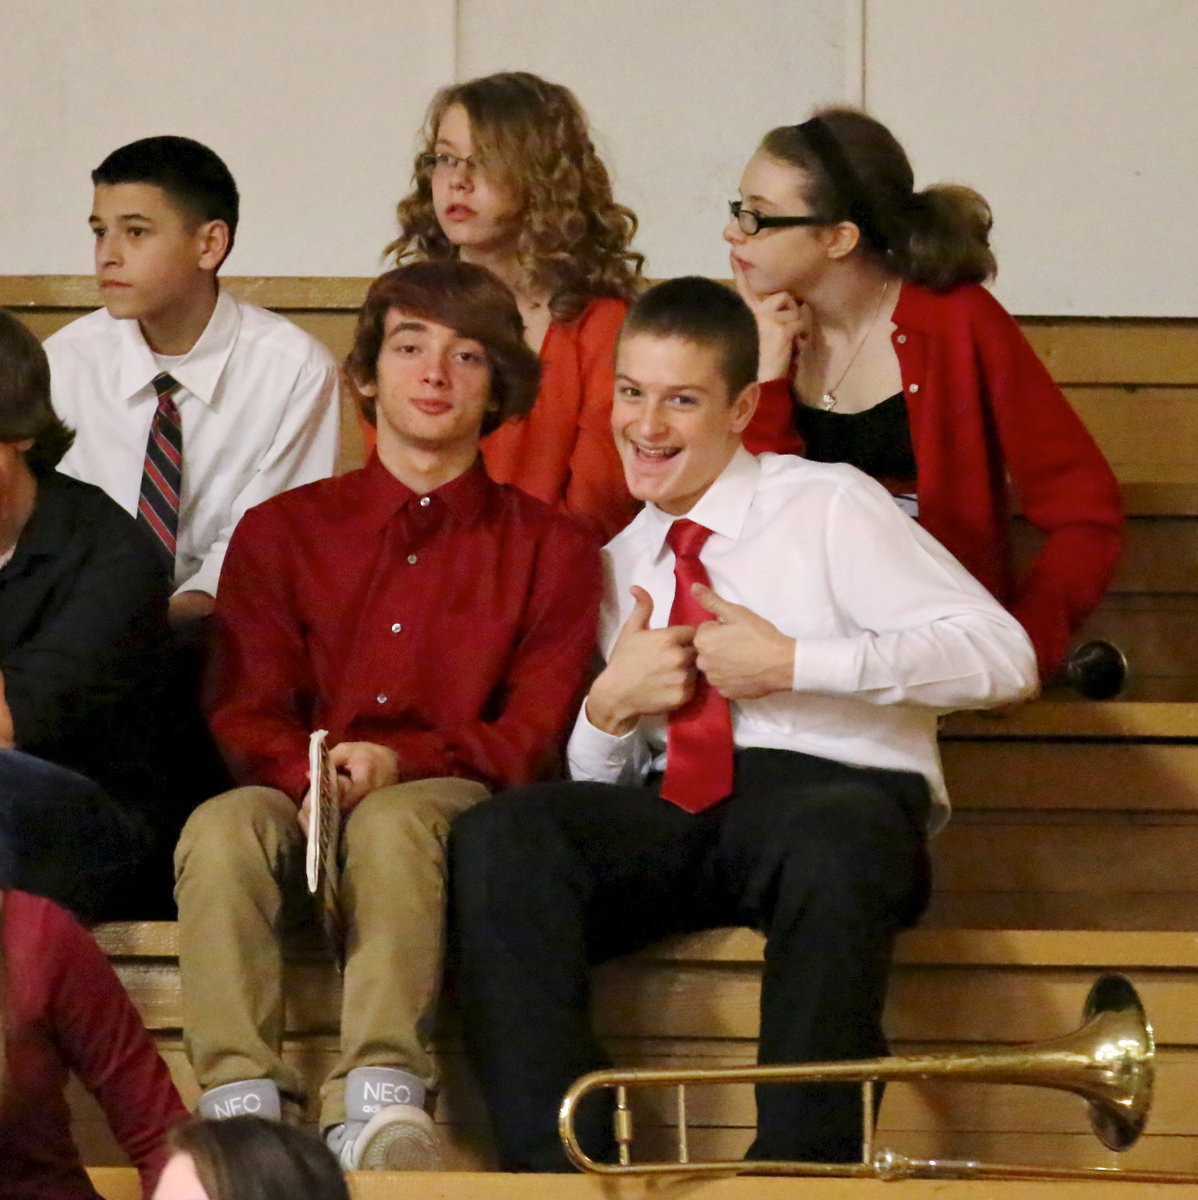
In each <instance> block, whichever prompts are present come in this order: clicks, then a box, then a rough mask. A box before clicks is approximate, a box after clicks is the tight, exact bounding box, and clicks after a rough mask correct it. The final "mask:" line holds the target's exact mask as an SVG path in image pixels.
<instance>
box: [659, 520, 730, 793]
mask: <svg viewBox="0 0 1198 1200" xmlns="http://www.w3.org/2000/svg"><path fill="white" fill-rule="evenodd" d="M710 536H711V530H710V529H707V528H706V527H705V526H703V525H699V524H697V523H696V522H694V521H688V520H686V519H685V518H682V519H680V520H677V521H675V522H674V523H673V525H671V526H670V529H669V532H668V533H667V534H666V541H667V543H669V546H670V549H671V550H673V551H674V605H673V607H672V608H671V609H670V624H671V625H702V624H703V622H704V621H710V620H711V614H710V613H709V612H707V611H706V610H705V609H704V608H703V607H702V606H701V605H700V604H699V602H698V601H697V600H696V599H695V598H694V597H693V596H692V595H691V586H692V585H693V584H696V583H702V584H704V585H707V586H710V581H709V579H708V577H707V568H706V567H704V566H703V564H702V562H700V561H699V552H700V551H701V550H702V549H703V544H704V543H705V542H706V541H707V539H708V538H709V537H710ZM732 750H733V744H732V717H731V714H730V713H729V710H728V701H727V700H725V699H724V697H723V696H721V695H720V693H719V692H717V691H716V690H715V688H713V687H712V686H711V685H710V684H709V683H708V682H707V680H706V679H704V678H703V676H702V675H700V676H699V677H698V678H697V679H696V680H695V690H694V693H693V694H692V695H691V698H690V699H689V700H688V701H687V702H686V703H685V704H683V705H682V706H681V707H679V708H676V709H674V711H673V712H672V713H670V717H669V723H668V726H667V732H666V772H665V777H664V778H663V779H662V781H661V795H662V797H663V798H665V799H666V800H669V801H670V802H671V803H673V804H677V805H678V807H679V808H684V809H686V811H687V812H692V813H697V812H702V811H703V809H705V808H710V807H711V805H713V804H714V803H715V802H716V801H717V800H722V799H723V798H724V797H725V796H727V795H728V793H729V792H731V791H732Z"/></svg>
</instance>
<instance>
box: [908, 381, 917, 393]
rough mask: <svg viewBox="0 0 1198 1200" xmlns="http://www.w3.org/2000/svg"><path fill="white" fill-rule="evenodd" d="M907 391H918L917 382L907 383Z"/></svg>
mask: <svg viewBox="0 0 1198 1200" xmlns="http://www.w3.org/2000/svg"><path fill="white" fill-rule="evenodd" d="M907 391H909V392H918V391H919V384H918V383H912V384H908V385H907Z"/></svg>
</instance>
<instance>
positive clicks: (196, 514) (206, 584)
mask: <svg viewBox="0 0 1198 1200" xmlns="http://www.w3.org/2000/svg"><path fill="white" fill-rule="evenodd" d="M46 353H47V355H48V356H49V359H50V375H51V388H52V391H53V399H54V407H55V409H56V410H57V412H58V415H59V416H60V417H62V419H63V420H64V421H65V422H66V423H67V424H68V425H69V426H70V427H71V428H72V429H74V430H75V444H74V445H73V446H72V447H71V449H70V450H69V451H68V452H67V455H66V457H65V458H64V459H63V460H62V464H61V468H60V469H61V470H62V471H63V472H64V473H65V474H67V475H73V476H74V477H75V478H76V479H83V480H86V481H87V482H88V483H93V484H96V485H97V486H98V487H101V488H103V489H104V491H106V492H107V493H108V494H109V495H110V496H111V497H112V498H113V499H114V500H115V501H116V502H117V503H118V504H120V505H121V506H122V507H123V508H125V509H126V510H127V511H128V512H130V513H132V514H134V515H136V513H137V501H138V495H139V493H140V491H141V477H142V467H143V465H144V462H145V454H146V440H147V438H148V437H149V434H150V423H151V421H152V420H153V419H154V411H155V409H156V408H157V404H158V401H157V397H156V396H155V394H154V387H153V384H152V380H153V378H154V376H155V375H157V374H158V373H159V371H160V370H162V367H161V366H160V365H159V362H158V361H157V360H156V359H155V356H154V353H153V351H152V350H151V349H150V348H149V346H148V345H147V344H146V340H145V338H144V337H143V336H142V333H141V329H140V327H139V326H138V324H137V321H135V320H132V319H124V320H117V319H116V318H114V317H111V316H109V314H108V312H107V311H106V310H105V309H98V310H97V311H96V312H93V313H89V314H88V315H87V316H86V317H80V318H79V320H77V321H72V322H71V324H70V325H67V326H66V327H65V328H63V329H60V330H59V331H58V332H57V333H55V334H53V335H51V336H50V337H49V338H47V339H46ZM170 373H171V375H173V376H174V378H175V379H176V380H178V382H179V383H180V385H181V387H180V389H179V391H177V392H176V393H175V403H176V405H177V406H178V408H179V415H180V417H181V419H182V422H183V491H182V498H181V502H180V508H179V535H178V552H177V555H176V559H175V585H176V587H177V588H178V590H180V591H188V590H192V589H194V590H196V591H201V592H207V593H209V594H210V595H213V596H214V595H216V585H217V580H218V579H219V577H220V569H221V563H222V562H223V561H224V556H225V550H226V548H227V547H228V544H229V538H230V536H231V535H232V533H233V527H234V526H235V525H236V524H237V522H238V520H239V519H240V518H241V515H242V513H244V512H245V510H246V509H247V508H250V507H251V506H253V505H255V504H258V503H260V502H261V501H263V500H267V499H269V498H270V497H271V496H274V495H276V494H277V493H278V492H282V491H286V490H287V489H288V488H292V487H296V486H298V485H299V484H301V483H308V482H310V481H311V480H314V479H323V478H325V477H326V476H328V475H331V474H332V473H333V468H334V466H335V464H336V460H337V444H338V435H339V427H340V412H339V406H338V403H337V370H336V367H335V366H334V365H333V360H332V358H331V357H330V356H329V353H328V351H327V350H326V349H325V348H324V347H323V346H322V345H321V344H320V343H319V342H318V341H316V340H315V338H313V337H310V336H309V335H308V334H307V333H305V332H304V331H303V330H302V329H300V328H299V327H298V326H296V325H293V324H292V323H291V322H290V321H288V320H286V319H285V318H283V317H280V316H277V315H276V314H274V313H271V312H267V311H266V310H265V309H263V308H259V307H258V306H257V305H255V304H247V303H245V302H243V301H240V300H236V299H234V297H232V296H230V295H229V293H228V292H224V291H222V292H221V293H220V295H219V296H218V298H217V302H216V308H215V310H214V311H213V313H212V317H211V319H210V320H209V322H208V326H207V328H206V329H205V330H204V332H203V333H202V334H201V335H200V338H199V340H198V341H197V342H196V344H195V345H194V346H193V347H192V349H191V350H190V351H189V352H188V353H187V354H186V355H184V356H183V357H182V359H180V360H179V361H177V362H175V363H172V365H171V367H170Z"/></svg>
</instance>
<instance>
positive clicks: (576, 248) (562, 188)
mask: <svg viewBox="0 0 1198 1200" xmlns="http://www.w3.org/2000/svg"><path fill="white" fill-rule="evenodd" d="M455 104H457V105H461V107H462V108H463V109H465V111H466V115H467V116H468V117H469V119H470V133H471V137H472V140H473V142H474V148H475V157H476V158H477V159H478V160H479V161H481V162H483V163H485V164H486V171H487V174H488V177H489V178H490V179H491V180H492V181H493V182H494V183H495V184H497V185H498V186H500V187H502V188H504V189H505V190H507V191H508V192H510V193H511V195H512V196H513V197H515V199H516V201H517V203H518V205H519V209H520V218H519V225H518V228H517V231H516V236H515V247H514V249H515V254H516V260H517V262H518V263H519V265H520V268H521V270H522V271H524V272H525V274H526V278H527V280H528V283H529V284H530V285H531V286H532V287H535V288H536V289H538V290H541V291H545V292H547V293H548V295H549V311H550V313H551V315H552V316H553V318H554V320H557V321H569V320H572V319H573V318H574V317H576V316H577V315H578V314H579V313H580V312H581V311H582V309H583V308H584V307H585V306H586V303H587V300H588V299H590V298H591V297H593V296H618V297H620V298H622V299H625V300H631V299H633V297H634V296H635V294H636V291H637V288H638V283H639V281H640V277H641V268H642V266H643V265H644V256H643V255H641V254H638V253H637V252H636V251H634V250H632V249H630V244H631V242H632V239H633V237H634V235H635V234H636V229H637V220H636V216H635V215H634V213H633V212H632V210H631V209H629V208H626V207H625V206H624V205H622V204H617V203H616V202H615V200H614V199H613V198H612V190H611V179H610V178H609V176H608V173H607V168H606V167H605V166H604V165H603V161H602V159H600V157H599V155H598V154H597V153H596V152H595V147H594V145H593V144H592V142H591V138H590V133H589V130H588V125H587V118H586V114H585V113H584V112H583V110H582V106H581V105H580V104H579V103H578V100H577V99H576V98H575V96H574V93H573V92H571V91H570V90H569V88H566V87H563V86H562V85H561V84H556V83H549V82H547V81H546V80H544V79H541V78H540V77H539V76H537V75H532V74H530V73H528V72H527V71H505V72H501V73H499V74H497V75H487V76H485V77H484V78H481V79H473V80H471V81H469V82H468V83H458V84H451V85H450V86H449V87H444V88H442V89H441V90H440V91H439V92H438V93H437V94H436V96H434V97H433V102H432V104H431V105H430V106H429V110H428V113H427V115H426V117H425V122H424V145H423V147H422V149H421V153H420V154H419V155H417V158H416V166H415V169H414V171H413V184H414V187H413V190H412V191H411V192H410V193H409V194H408V195H407V196H405V197H404V198H403V199H402V200H401V201H400V202H399V205H398V206H397V209H396V214H397V216H398V219H399V236H398V237H397V238H396V239H395V241H393V242H392V243H391V244H390V245H389V246H388V247H387V248H386V250H385V251H384V254H385V255H390V256H393V257H394V259H395V262H396V263H397V264H400V263H403V262H405V261H407V260H410V259H420V258H428V259H444V258H452V257H454V255H455V254H456V249H455V247H454V246H453V244H452V243H451V242H450V241H449V239H448V238H447V237H446V236H445V233H444V231H443V230H442V229H441V227H440V225H439V224H438V223H437V217H436V213H435V212H434V210H433V190H432V175H431V172H430V171H428V170H427V169H425V168H423V167H422V166H421V165H420V160H421V158H422V157H423V156H424V155H425V154H427V153H429V152H431V151H432V149H433V147H434V145H435V144H436V140H437V130H438V128H439V127H440V125H441V118H442V117H443V116H444V115H445V112H446V110H447V109H448V108H450V107H451V106H452V105H455Z"/></svg>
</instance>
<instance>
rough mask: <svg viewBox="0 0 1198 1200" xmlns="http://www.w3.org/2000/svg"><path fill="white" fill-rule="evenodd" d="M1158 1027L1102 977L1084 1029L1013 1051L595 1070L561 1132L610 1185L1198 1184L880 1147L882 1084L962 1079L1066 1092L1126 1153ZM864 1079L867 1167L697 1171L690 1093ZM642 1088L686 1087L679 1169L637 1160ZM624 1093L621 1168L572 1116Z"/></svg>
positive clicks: (738, 1166)
mask: <svg viewBox="0 0 1198 1200" xmlns="http://www.w3.org/2000/svg"><path fill="white" fill-rule="evenodd" d="M1154 1054H1155V1046H1154V1042H1153V1036H1152V1027H1151V1025H1149V1023H1148V1020H1147V1018H1146V1017H1145V1015H1144V1008H1143V1005H1142V1004H1141V1003H1140V998H1139V996H1138V995H1137V994H1136V990H1135V988H1134V987H1132V985H1131V983H1130V982H1129V981H1128V980H1127V979H1125V978H1124V977H1123V976H1122V975H1115V974H1110V975H1103V976H1102V977H1101V978H1099V979H1098V980H1097V981H1096V982H1095V984H1094V986H1093V987H1092V988H1091V989H1090V993H1089V995H1088V996H1087V998H1086V1006H1085V1012H1084V1015H1083V1024H1082V1027H1081V1028H1080V1029H1078V1030H1077V1031H1076V1032H1074V1033H1072V1034H1069V1035H1068V1036H1066V1037H1063V1038H1056V1039H1050V1040H1048V1041H1043V1042H1035V1043H1033V1044H1031V1045H1026V1046H1015V1047H1012V1048H1011V1049H1008V1050H994V1049H991V1048H987V1047H977V1048H972V1049H969V1050H966V1051H963V1052H958V1053H951V1054H925V1055H913V1056H896V1057H893V1058H876V1059H866V1060H859V1061H853V1062H834V1063H803V1064H798V1065H787V1066H768V1067H728V1068H717V1069H713V1070H685V1071H672V1070H655V1069H629V1070H610V1071H595V1072H592V1073H591V1074H590V1075H584V1076H583V1077H582V1078H581V1079H579V1080H577V1081H576V1082H575V1083H574V1084H573V1086H572V1087H571V1088H570V1090H569V1091H568V1092H567V1093H566V1095H565V1097H564V1098H563V1100H562V1105H561V1110H560V1112H559V1114H558V1131H559V1133H560V1135H561V1139H562V1144H563V1145H564V1146H565V1149H566V1153H567V1154H568V1155H569V1156H570V1159H571V1160H572V1161H573V1162H574V1164H575V1165H576V1166H578V1167H579V1168H581V1169H582V1170H584V1171H593V1172H596V1173H598V1174H603V1175H629V1174H637V1175H646V1174H658V1175H660V1174H677V1173H699V1172H704V1173H746V1174H766V1175H836V1176H851V1177H864V1178H877V1179H907V1178H976V1177H984V1178H1009V1179H1091V1178H1095V1177H1107V1178H1110V1177H1114V1178H1118V1179H1124V1180H1128V1181H1151V1182H1154V1183H1180V1182H1188V1183H1192V1182H1194V1176H1192V1175H1186V1174H1182V1173H1178V1172H1169V1171H1122V1170H1119V1169H1118V1168H1115V1167H1034V1166H1021V1165H1016V1164H1004V1163H982V1162H974V1161H971V1160H966V1159H961V1160H947V1159H915V1158H908V1157H907V1156H906V1155H903V1154H899V1153H897V1152H895V1151H893V1150H888V1149H885V1148H880V1147H876V1146H875V1143H874V1116H875V1110H876V1093H875V1087H874V1085H875V1083H877V1082H879V1081H882V1080H900V1079H956V1080H969V1081H972V1082H975V1083H1018V1084H1029V1085H1034V1086H1039V1087H1050V1088H1057V1089H1060V1090H1063V1091H1068V1092H1073V1093H1075V1094H1076V1095H1079V1096H1082V1097H1083V1098H1084V1099H1085V1100H1086V1101H1087V1102H1088V1103H1089V1106H1090V1123H1091V1125H1092V1127H1093V1129H1094V1132H1095V1134H1096V1135H1097V1136H1098V1138H1099V1140H1100V1141H1101V1142H1102V1144H1103V1145H1104V1146H1106V1147H1107V1148H1108V1149H1111V1150H1126V1149H1127V1148H1128V1147H1129V1146H1131V1145H1132V1144H1133V1143H1134V1142H1135V1140H1136V1139H1137V1138H1138V1137H1139V1136H1140V1133H1141V1132H1142V1131H1143V1129H1144V1124H1145V1122H1146V1121H1147V1119H1148V1110H1149V1108H1150V1107H1151V1104H1152V1084H1153V1074H1154V1072H1153V1059H1154ZM838 1081H860V1083H861V1086H862V1093H863V1099H864V1104H863V1109H864V1113H863V1120H862V1153H861V1162H859V1163H817V1162H758V1161H752V1162H748V1161H744V1160H729V1161H702V1162H693V1161H691V1158H690V1151H689V1146H688V1138H687V1117H686V1087H687V1085H688V1084H692V1083H695V1084H698V1083H791V1084H793V1083H816V1082H825V1083H832V1082H838ZM635 1087H644V1088H652V1087H674V1088H676V1089H677V1093H676V1094H677V1105H678V1148H677V1155H678V1156H677V1159H676V1161H674V1162H646V1163H634V1162H633V1161H632V1141H633V1128H632V1125H633V1122H632V1112H631V1110H630V1108H629V1107H628V1091H629V1089H630V1088H635ZM604 1088H606V1089H615V1093H616V1104H615V1113H614V1118H613V1119H614V1128H615V1138H616V1145H617V1147H618V1151H619V1162H618V1163H602V1162H599V1161H597V1160H596V1159H593V1158H591V1157H590V1156H589V1155H588V1154H587V1153H586V1152H585V1151H584V1150H583V1149H582V1147H581V1146H580V1145H579V1142H578V1138H577V1136H576V1134H575V1130H574V1112H575V1109H576V1107H577V1105H578V1102H579V1101H580V1100H581V1098H582V1097H583V1096H584V1095H586V1094H587V1093H588V1092H592V1091H596V1090H599V1089H604Z"/></svg>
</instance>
